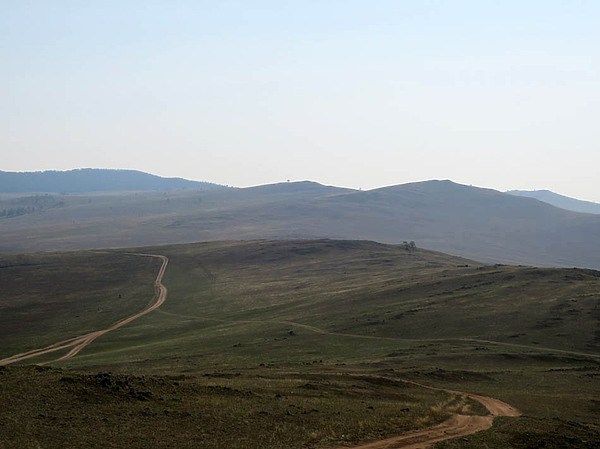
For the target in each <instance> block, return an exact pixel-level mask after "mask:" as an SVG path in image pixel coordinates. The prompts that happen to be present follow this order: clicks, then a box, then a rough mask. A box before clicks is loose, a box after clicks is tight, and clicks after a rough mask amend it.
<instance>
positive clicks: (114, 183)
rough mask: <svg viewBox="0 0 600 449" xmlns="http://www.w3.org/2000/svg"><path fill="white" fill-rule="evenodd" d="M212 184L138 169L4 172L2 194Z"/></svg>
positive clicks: (204, 186)
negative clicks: (163, 175) (164, 176)
mask: <svg viewBox="0 0 600 449" xmlns="http://www.w3.org/2000/svg"><path fill="white" fill-rule="evenodd" d="M217 187H222V186H219V185H218V184H213V183H210V182H197V181H188V180H187V179H182V178H162V177H160V176H155V175H151V174H149V173H144V172H141V171H137V170H107V169H94V168H82V169H78V170H69V171H43V172H23V173H21V172H4V171H0V192H1V193H25V192H51V193H59V192H60V193H82V192H101V191H106V192H108V191H127V190H171V189H191V188H196V189H199V188H201V189H212V188H217Z"/></svg>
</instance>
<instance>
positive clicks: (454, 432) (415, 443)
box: [0, 253, 520, 449]
mask: <svg viewBox="0 0 600 449" xmlns="http://www.w3.org/2000/svg"><path fill="white" fill-rule="evenodd" d="M131 254H133V255H136V256H143V257H156V258H159V259H161V260H162V266H161V267H160V270H159V272H158V275H157V276H156V280H155V282H154V288H155V295H154V300H153V301H152V302H151V303H150V304H149V305H148V306H147V307H146V308H145V309H144V310H142V311H140V312H138V313H136V314H134V315H131V316H129V317H127V318H124V319H122V320H120V321H117V322H116V323H114V324H112V325H111V326H109V327H108V328H106V329H103V330H99V331H95V332H90V333H88V334H85V335H81V336H79V337H74V338H71V339H68V340H63V341H60V342H58V343H54V344H52V345H50V346H46V347H45V348H41V349H34V350H32V351H28V352H24V353H21V354H16V355H14V356H12V357H8V358H5V359H2V360H0V366H3V365H9V364H11V363H16V362H20V361H22V360H27V359H30V358H33V357H38V356H41V355H43V354H48V353H51V352H56V351H60V350H63V349H68V348H71V349H70V351H69V352H67V353H66V354H65V355H63V356H62V357H59V358H58V359H55V360H54V361H59V360H65V359H68V358H71V357H73V356H75V355H77V354H78V353H79V352H80V351H81V350H82V349H84V348H85V347H86V346H88V345H89V344H90V343H92V342H93V341H94V340H95V339H96V338H98V337H100V336H102V335H104V334H106V333H108V332H110V331H113V330H115V329H118V328H120V327H122V326H125V325H126V324H129V323H131V322H132V321H134V320H136V319H138V318H140V317H142V316H144V315H146V314H148V313H150V312H152V311H153V310H156V309H157V308H159V307H160V306H161V305H162V304H163V303H164V302H165V299H166V298H167V288H166V287H165V286H164V285H163V283H162V278H163V276H164V274H165V270H166V268H167V264H168V263H169V259H168V258H167V257H166V256H162V255H158V254H139V253H131ZM164 313H166V314H168V315H174V316H181V317H185V315H177V314H172V313H168V312H164ZM188 318H196V319H198V318H200V317H188ZM200 319H202V318H200ZM205 319H207V318H205ZM208 319H209V320H210V318H208ZM215 321H225V320H218V319H215ZM271 322H275V323H279V324H287V325H291V326H298V327H302V328H304V329H307V330H310V331H312V332H317V333H321V334H329V335H340V336H347V337H354V338H378V339H386V340H387V339H390V340H393V338H386V337H374V336H365V335H354V334H344V333H335V332H327V331H325V330H323V329H319V328H317V327H314V326H310V325H306V324H300V323H294V322H292V321H271ZM46 363H50V362H44V363H41V364H40V365H43V364H46ZM377 377H384V376H377ZM395 380H397V379H395ZM402 382H405V383H410V384H413V385H416V386H419V387H422V388H427V389H430V390H437V391H444V392H447V393H450V394H455V395H459V396H464V397H466V398H470V399H473V400H475V401H478V402H479V403H481V404H482V405H483V406H484V407H486V408H487V409H488V411H489V412H490V414H489V415H488V416H469V415H454V416H452V417H451V418H449V419H447V420H446V421H444V422H443V423H441V424H438V425H437V426H432V427H427V428H424V429H418V430H414V431H411V432H407V433H404V434H402V435H398V436H395V437H391V438H386V439H384V440H379V441H374V442H371V443H366V444H361V445H359V446H354V447H353V449H399V448H403V449H425V448H428V447H430V446H431V445H433V444H434V443H437V442H439V441H443V440H449V439H452V438H457V437H460V436H466V435H471V434H473V433H476V432H479V431H481V430H485V429H489V428H490V427H491V426H492V423H493V421H494V418H495V417H497V416H520V412H519V411H518V410H517V409H515V408H514V407H512V406H510V405H509V404H506V403H505V402H502V401H500V400H498V399H494V398H490V397H487V396H481V395H477V394H471V393H464V392H461V391H454V390H446V389H443V388H436V387H431V386H428V385H423V384H419V383H416V382H412V381H408V380H403V381H402ZM338 449H348V447H343V448H341V447H340V448H338Z"/></svg>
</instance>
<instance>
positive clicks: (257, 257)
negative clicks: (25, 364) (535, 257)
mask: <svg viewBox="0 0 600 449" xmlns="http://www.w3.org/2000/svg"><path fill="white" fill-rule="evenodd" d="M136 251H137V252H140V251H143V252H147V253H152V254H157V253H158V254H163V255H165V256H167V257H168V258H169V260H170V262H169V267H168V270H167V271H166V273H165V276H164V279H163V282H164V284H165V285H166V286H167V288H168V289H169V294H168V300H167V301H166V302H165V303H164V304H163V305H162V306H161V308H160V309H158V310H157V311H155V312H153V313H152V314H148V315H146V316H143V317H141V318H139V319H138V320H136V321H135V322H132V323H130V324H128V325H127V326H124V327H122V328H119V329H117V330H115V331H113V332H111V333H108V334H106V335H103V336H102V337H100V338H98V339H97V340H96V341H95V342H94V343H93V344H91V345H90V346H88V347H86V348H85V349H83V350H82V351H81V352H80V353H79V354H77V356H76V357H74V358H71V359H68V360H64V361H62V362H59V363H52V364H51V366H53V367H54V368H53V369H51V370H45V369H42V368H19V367H14V366H12V365H11V366H9V367H7V368H5V369H4V370H3V371H2V372H1V373H0V386H1V387H2V389H1V390H0V395H2V397H1V399H0V400H1V401H2V403H3V404H8V406H7V407H3V408H2V410H1V411H0V435H1V436H2V437H3V438H2V441H3V444H4V445H5V447H27V446H30V447H37V446H36V445H37V444H38V443H39V442H41V441H43V442H44V444H46V445H48V444H49V443H48V442H51V443H50V446H52V444H53V445H54V446H55V447H61V446H65V445H69V444H71V445H73V444H75V443H77V444H75V445H89V444H88V441H87V440H86V438H90V436H89V432H88V430H89V429H91V428H93V429H95V434H94V435H95V437H94V441H95V442H97V444H98V445H104V446H110V445H111V444H112V445H122V443H123V442H126V443H127V445H129V446H133V447H136V445H137V446H140V447H141V446H142V445H143V444H144V441H147V440H148V438H150V440H151V441H152V442H153V443H154V444H155V445H156V446H159V445H161V444H162V445H164V446H165V447H166V446H168V445H169V441H171V442H173V443H174V444H175V445H177V446H185V445H184V443H185V441H189V442H190V443H189V444H190V447H198V445H199V443H198V442H199V441H202V443H201V445H200V447H240V448H241V447H332V446H336V445H337V446H342V445H352V444H355V443H357V442H360V441H367V440H373V439H379V438H383V437H385V436H390V435H394V434H398V433H401V432H403V431H405V430H408V429H411V428H416V427H423V426H426V425H433V424H436V423H439V422H441V421H443V420H444V419H446V418H447V417H449V416H450V415H451V414H453V413H456V412H461V413H485V410H484V409H482V408H481V406H480V405H478V404H477V403H473V402H471V401H468V400H465V399H461V398H460V397H458V396H456V395H454V396H452V395H448V394H445V393H442V392H439V391H432V390H426V389H423V388H420V387H416V386H414V385H413V386H411V385H408V384H406V383H403V382H397V381H395V380H394V379H409V380H415V381H417V382H420V383H423V384H427V385H433V386H438V387H444V388H449V389H455V390H460V391H469V392H473V393H481V394H485V395H489V396H493V397H497V398H500V399H502V400H504V401H506V402H508V403H510V404H512V405H514V406H516V407H517V408H519V409H520V410H521V411H522V412H523V413H524V416H522V417H519V418H500V419H499V420H497V423H496V424H495V425H494V427H493V428H492V429H490V430H487V431H483V432H480V433H478V434H476V435H473V436H469V437H466V438H465V439H458V440H454V441H452V442H444V443H438V445H439V446H440V447H486V445H487V447H490V448H506V447H514V448H521V447H523V448H525V447H585V448H587V447H597V445H598V442H599V441H600V437H599V434H598V430H597V429H598V428H597V426H598V425H599V424H600V419H599V415H600V409H599V408H598V407H599V404H600V402H598V400H597V398H598V397H600V388H599V386H598V382H597V377H598V376H599V375H600V357H599V348H598V344H599V343H600V332H599V331H600V328H599V326H598V322H599V318H600V310H599V307H600V306H599V303H600V300H599V293H598V292H600V289H599V287H600V274H599V273H597V272H594V271H589V270H574V269H570V270H558V269H537V268H527V267H509V266H482V265H479V264H476V263H473V262H470V261H466V260H463V259H459V258H453V257H450V256H446V255H442V254H437V253H430V252H426V251H421V250H413V251H410V250H407V249H406V248H404V247H402V246H385V245H380V244H376V243H371V242H343V241H289V242H269V241H262V242H220V243H219V242H216V243H206V244H195V245H184V246H170V247H155V248H146V249H144V250H139V249H138V250H136ZM130 253H131V251H112V252H108V253H95V252H82V253H68V254H60V253H56V254H39V255H21V256H3V257H2V258H1V261H0V264H1V266H2V269H1V270H0V273H2V277H1V278H0V284H1V285H0V287H1V288H2V291H3V292H4V295H3V296H2V299H1V300H0V334H1V335H0V337H1V339H0V341H1V343H0V358H6V357H9V356H11V355H13V354H16V353H19V352H25V351H28V350H31V349H36V348H40V347H44V346H47V345H49V344H52V343H54V342H56V341H59V340H63V339H65V338H70V337H74V336H77V335H81V334H84V333H86V332H91V331H94V330H98V329H103V328H105V327H106V326H109V325H110V324H112V323H113V322H115V321H117V320H118V319H120V318H123V317H125V316H128V315H130V314H133V313H135V312H138V311H139V310H141V309H143V308H144V307H146V306H147V304H148V302H149V301H150V300H151V299H152V294H153V282H154V278H155V276H156V274H157V272H158V269H159V268H160V265H161V263H160V261H159V260H152V259H149V258H143V257H139V256H138V257H136V256H135V255H132V254H130ZM59 355H60V354H53V355H44V356H41V357H40V358H39V360H35V362H49V361H52V360H55V359H56V358H57V357H58V356H59ZM33 361H34V360H30V363H31V362H33ZM57 368H61V369H62V370H64V369H67V368H68V369H69V370H72V369H75V370H77V371H73V372H72V371H59V370H58V369H57ZM108 372H110V373H111V374H108ZM357 375H359V377H358V378H357ZM381 375H385V376H386V378H388V380H386V381H381V380H379V381H378V380H375V379H378V378H377V377H373V376H381ZM390 379H391V380H390ZM38 415H43V416H38ZM226 417H229V418H226ZM67 426H68V427H67ZM66 428H68V429H69V431H65V429H66ZM177 429H180V431H181V432H180V433H181V435H182V436H181V440H178V439H177V438H179V437H177V436H176V434H177V435H179V433H178V431H177ZM211 429H212V430H211ZM8 435H10V436H11V439H9V438H8ZM69 438H70V439H71V440H69ZM192 443H195V445H194V444H192ZM90 444H91V443H90ZM186 444H187V443H186ZM294 444H296V445H297V446H294Z"/></svg>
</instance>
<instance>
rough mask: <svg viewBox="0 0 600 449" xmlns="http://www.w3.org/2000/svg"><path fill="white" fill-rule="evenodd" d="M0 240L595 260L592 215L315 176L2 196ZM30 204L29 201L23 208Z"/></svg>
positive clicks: (597, 231)
mask: <svg viewBox="0 0 600 449" xmlns="http://www.w3.org/2000/svg"><path fill="white" fill-rule="evenodd" d="M11 201H12V202H15V201H18V202H19V204H20V205H19V206H18V208H20V210H21V211H25V212H24V213H22V214H21V215H18V216H13V217H11V218H4V219H0V251H1V252H30V251H39V250H65V249H84V248H103V247H124V246H139V245H152V244H166V243H185V242H194V241H210V240H223V239H229V240H238V239H260V238H267V239H285V238H343V239H367V240H376V241H380V242H384V243H401V242H402V241H405V240H406V241H409V240H414V241H415V242H416V243H417V245H418V246H420V247H423V248H427V249H432V250H436V251H442V252H447V253H449V254H455V255H459V256H463V257H468V258H471V259H474V260H478V261H482V262H489V263H514V264H524V265H541V266H579V267H587V268H595V269H600V251H595V250H590V249H593V248H600V216H597V215H590V214H581V213H576V212H571V211H567V210H564V209H560V208H556V207H554V206H551V205H549V204H546V203H544V202H541V201H538V200H536V199H533V198H525V197H519V196H514V195H509V194H507V193H501V192H498V191H495V190H491V189H482V188H477V187H470V186H466V185H460V184H456V183H453V182H451V181H426V182H417V183H410V184H402V185H397V186H391V187H385V188H380V189H374V190H370V191H357V190H351V189H342V188H337V187H328V186H323V185H321V184H318V183H314V182H308V181H305V182H297V183H296V182H291V183H280V184H272V185H266V186H258V187H251V188H243V189H212V190H205V191H197V190H190V189H187V190H174V191H169V192H165V191H151V192H124V193H118V194H117V193H110V194H98V193H96V194H94V195H89V194H84V193H82V194H72V195H51V196H50V197H47V198H46V197H45V199H44V201H46V202H47V204H48V206H47V207H38V208H37V209H36V208H35V207H31V206H28V205H27V204H28V202H35V201H37V202H39V201H40V197H39V196H29V197H27V196H22V197H20V198H9V199H4V200H2V201H0V211H1V210H3V209H5V210H10V209H11V208H12V209H14V208H15V207H17V206H16V205H14V204H12V203H11ZM28 207H29V208H30V209H27V208H28Z"/></svg>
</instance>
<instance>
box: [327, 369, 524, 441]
mask: <svg viewBox="0 0 600 449" xmlns="http://www.w3.org/2000/svg"><path fill="white" fill-rule="evenodd" d="M377 377H380V378H384V376H377ZM385 378H386V379H392V378H387V377H385ZM394 380H397V379H394ZM402 382H404V383H409V384H411V385H416V386H419V387H422V388H427V389H429V390H436V391H444V392H446V393H450V394H454V395H458V396H463V397H465V398H468V399H472V400H474V401H477V402H479V403H480V404H482V405H483V406H484V407H485V408H487V409H488V411H489V412H490V414H489V415H487V416H478V415H454V416H452V417H450V418H448V419H447V420H446V421H444V422H443V423H441V424H438V425H437V426H432V427H425V428H424V429H417V430H412V431H410V432H406V433H403V434H402V435H398V436H395V437H391V438H386V439H383V440H378V441H373V442H370V443H365V444H360V445H358V446H351V449H400V448H402V449H426V448H428V447H431V446H432V445H433V444H435V443H437V442H440V441H444V440H450V439H453V438H457V437H463V436H466V435H471V434H473V433H476V432H479V431H481V430H486V429H489V428H490V427H492V424H493V422H494V419H495V418H496V417H498V416H512V417H517V416H521V412H519V411H518V410H517V409H516V408H514V407H513V406H511V405H509V404H507V403H505V402H502V401H500V400H499V399H494V398H490V397H488V396H481V395H478V394H472V393H465V392H462V391H455V390H446V389H443V388H436V387H431V386H429V385H423V384H420V383H417V382H413V381H410V380H402ZM335 449H349V448H348V447H347V446H346V447H338V448H335Z"/></svg>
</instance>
